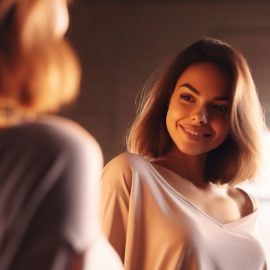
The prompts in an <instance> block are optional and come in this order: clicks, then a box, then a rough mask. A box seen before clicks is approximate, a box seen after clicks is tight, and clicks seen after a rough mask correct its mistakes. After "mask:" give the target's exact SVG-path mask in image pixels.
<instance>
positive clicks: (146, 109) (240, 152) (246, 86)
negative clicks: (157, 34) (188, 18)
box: [126, 38, 265, 184]
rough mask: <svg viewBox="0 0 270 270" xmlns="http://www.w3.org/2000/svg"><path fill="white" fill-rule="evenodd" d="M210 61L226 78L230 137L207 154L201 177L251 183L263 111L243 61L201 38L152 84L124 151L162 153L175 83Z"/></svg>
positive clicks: (226, 48) (216, 42)
mask: <svg viewBox="0 0 270 270" xmlns="http://www.w3.org/2000/svg"><path fill="white" fill-rule="evenodd" d="M198 62H210V63H213V64H215V65H217V66H218V67H219V68H220V69H221V70H222V71H223V72H224V74H225V75H226V76H227V78H228V82H229V86H230V89H231V94H232V106H231V111H230V130H231V131H230V134H229V136H228V137H227V139H226V140H225V141H224V142H223V143H222V144H221V145H220V146H219V147H217V148H216V149H214V150H212V151H210V153H209V154H208V157H207V161H206V166H205V178H206V179H207V180H208V181H211V182H220V183H228V184H236V183H240V182H242V181H244V180H246V179H253V178H254V177H255V174H256V172H257V169H258V165H259V162H260V151H261V146H260V142H261V135H262V132H263V130H264V129H265V124H264V117H263V113H262V108H261V105H260V102H259V99H258V96H257V92H256V88H255V85H254V81H253V79H252V76H251V73H250V70H249V67H248V64H247V62H246V60H245V58H244V57H243V56H242V55H241V54H240V53H239V52H238V51H237V50H235V49H234V48H232V47H231V46H230V45H228V44H227V43H224V42H222V41H220V40H217V39H213V38H204V39H201V40H199V41H196V42H195V43H193V44H191V45H190V46H189V47H187V48H186V49H184V50H183V51H181V52H180V53H179V54H178V55H177V56H176V57H175V58H174V59H173V61H172V62H171V63H170V64H169V65H168V66H167V68H166V69H165V70H164V71H163V72H161V74H160V75H159V77H158V78H157V79H156V80H155V81H154V83H152V84H151V86H150V87H149V90H148V91H147V92H145V96H144V98H143V99H142V103H141V104H140V108H139V112H138V115H137V118H136V119H135V121H134V122H133V124H132V125H131V127H130V129H129V131H128V134H127V142H126V143H127V148H128V151H130V152H133V153H137V154H139V155H142V156H143V157H145V158H149V159H153V158H157V157H161V156H163V155H165V154H166V153H167V152H168V151H169V149H170V147H171V145H172V140H171V138H170V136H169V134H168V132H167V129H166V123H165V119H166V114H167V109H168V105H169V100H170V98H171V95H172V92H173V90H174V88H175V85H176V82H177V80H178V78H179V76H181V74H182V73H183V72H184V71H185V69H186V68H187V67H189V66H190V65H191V64H193V63H198Z"/></svg>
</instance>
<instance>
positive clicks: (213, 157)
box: [102, 38, 267, 270]
mask: <svg viewBox="0 0 270 270" xmlns="http://www.w3.org/2000/svg"><path fill="white" fill-rule="evenodd" d="M143 100H144V101H143V104H142V105H141V110H140V112H139V113H138V116H137V118H136V119H135V121H134V123H133V124H132V126H131V128H130V130H129V134H128V136H127V148H128V151H129V152H127V153H123V154H121V155H120V156H118V157H116V158H114V159H113V160H112V161H110V162H109V163H108V164H107V166H106V167H105V169H104V171H103V175H102V191H103V194H102V209H103V210H102V212H103V227H104V231H105V234H106V235H107V237H108V239H109V240H110V242H111V243H112V245H113V246H114V247H115V249H116V250H117V252H118V253H119V255H120V257H121V258H122V261H123V263H124V266H125V269H127V270H136V269H142V270H144V269H145V270H148V269H151V270H155V269H168V270H179V269H182V270H187V269H192V270H205V269H207V270H216V269H220V270H227V269H230V270H240V269H245V270H265V269H267V266H266V264H267V263H266V256H265V252H264V250H263V247H262V245H261V243H260V241H259V240H258V239H257V238H256V235H255V231H254V225H255V223H256V215H257V208H258V206H257V203H256V201H255V200H254V198H253V197H252V196H250V195H249V194H248V193H246V192H244V191H243V190H242V189H240V188H237V187H235V185H236V184H237V183H241V182H243V181H244V180H246V179H253V178H254V177H255V175H256V172H257V168H258V164H259V158H260V135H261V134H262V131H263V130H264V128H265V126H264V121H263V115H262V111H261V106H260V103H259V100H258V97H257V93H256V89H255V86H254V83H253V79H252V77H251V75H250V71H249V68H248V65H247V63H246V60H245V58H244V57H243V56H242V55H241V54H240V53H239V52H238V51H236V50H235V49H234V48H232V47H231V46H230V45H228V44H226V43H224V42H222V41H219V40H215V39H212V38H205V39H202V40H199V41H197V42H195V43H193V44H191V45H190V46H189V47H187V48H186V49H184V50H183V51H181V52H180V53H179V54H178V55H177V56H176V57H175V59H174V60H173V61H172V63H171V64H170V65H169V66H168V67H167V69H165V71H164V72H163V73H162V74H161V75H160V77H159V78H157V81H156V82H155V83H154V84H153V85H152V87H151V88H150V89H149V91H148V92H147V93H146V96H145V98H144V99H143ZM240 254H241V255H240Z"/></svg>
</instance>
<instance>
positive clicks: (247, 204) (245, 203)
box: [228, 187, 258, 216]
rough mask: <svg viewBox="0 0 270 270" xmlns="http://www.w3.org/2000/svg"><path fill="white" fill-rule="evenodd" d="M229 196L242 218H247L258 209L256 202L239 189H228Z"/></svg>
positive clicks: (248, 194) (252, 197)
mask: <svg viewBox="0 0 270 270" xmlns="http://www.w3.org/2000/svg"><path fill="white" fill-rule="evenodd" d="M228 192H229V195H230V196H231V197H232V198H233V199H234V200H235V202H236V203H237V205H238V208H239V210H240V212H241V214H242V216H247V215H249V214H251V213H252V212H254V211H256V210H257V208H258V203H257V200H256V199H255V197H254V196H252V195H251V194H250V193H248V192H247V191H245V190H244V189H242V188H240V187H230V188H229V191H228Z"/></svg>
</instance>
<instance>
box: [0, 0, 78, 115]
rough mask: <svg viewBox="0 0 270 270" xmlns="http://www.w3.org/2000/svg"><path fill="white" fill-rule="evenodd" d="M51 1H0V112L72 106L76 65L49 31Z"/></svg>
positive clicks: (69, 51)
mask: <svg viewBox="0 0 270 270" xmlns="http://www.w3.org/2000/svg"><path fill="white" fill-rule="evenodd" d="M53 1H55V0H0V107H1V108H0V109H1V110H14V111H18V112H21V113H23V114H33V113H38V112H47V111H56V110H58V109H59V108H60V106H61V105H64V104H67V103H69V102H70V101H72V100H73V99H74V98H75V97H76V95H77V92H78V88H79V83H80V75H81V74H80V73H81V72H80V65H79V62H78V59H77V56H76V54H75V52H74V50H73V49H72V47H71V46H70V45H69V43H68V42H67V40H65V39H64V38H62V37H56V36H55V35H54V33H53V31H52V29H51V22H52V17H53V12H52V3H53Z"/></svg>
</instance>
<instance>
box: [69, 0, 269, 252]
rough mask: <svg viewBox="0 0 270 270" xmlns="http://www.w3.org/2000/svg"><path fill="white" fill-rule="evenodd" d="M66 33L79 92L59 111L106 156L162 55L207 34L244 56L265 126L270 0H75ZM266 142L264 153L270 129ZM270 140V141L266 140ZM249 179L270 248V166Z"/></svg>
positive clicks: (118, 142)
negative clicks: (75, 59)
mask: <svg viewBox="0 0 270 270" xmlns="http://www.w3.org/2000/svg"><path fill="white" fill-rule="evenodd" d="M69 36H70V39H71V41H72V43H73V45H74V46H75V48H76V49H77V51H78V54H79V56H80V59H81V63H82V67H83V80H82V85H81V96H80V98H79V99H78V102H77V103H76V104H75V105H73V106H72V107H70V108H69V109H68V110H67V111H65V112H64V114H65V115H67V116H68V117H70V118H72V119H74V120H75V121H77V122H79V123H80V124H82V125H83V126H84V127H85V128H86V129H87V130H89V131H90V132H91V133H92V134H93V135H94V136H95V137H96V138H97V140H98V141H99V143H100V145H101V147H102V149H103V153H104V157H105V162H106V161H108V160H109V159H111V158H112V157H113V156H115V155H116V154H118V153H119V152H121V151H123V150H124V146H123V136H124V132H125V130H126V129H127V127H128V125H129V123H130V122H131V121H132V119H133V118H134V116H135V111H136V108H135V97H136V96H137V94H138V91H139V90H140V89H142V87H143V85H144V83H145V82H146V80H147V78H148V77H149V76H150V75H151V73H152V72H153V71H154V70H155V69H156V67H157V66H158V65H159V64H161V63H162V62H163V61H165V60H166V59H168V58H170V57H172V56H174V55H175V54H176V53H177V52H178V51H179V50H181V49H182V48H184V47H185V46H187V45H188V44H190V43H191V42H193V41H195V40H196V39H199V38H201V37H205V36H213V37H217V38H221V39H225V40H226V41H227V42H229V43H231V44H232V45H234V46H235V47H237V48H238V49H239V50H241V51H242V52H243V53H244V54H245V56H246V57H247V59H248V61H249V63H250V66H251V68H252V71H253V75H254V78H255V82H256V84H257V86H258V91H259V95H260V99H261V102H262V104H263V106H264V109H265V112H266V119H267V122H268V125H269V126H270V1H267V0H265V1H263V0H253V1H252V0H242V1H240V0H239V1H230V0H212V1H211V0H208V1H207V0H198V1H195V0H185V1H184V0H178V1H171V0H167V1H165V0H164V1H154V0H152V1H150V0H148V1H142V0H141V1H135V0H134V1H131V0H129V1H128V0H126V1H124V0H123V1H119V0H118V1H117V0H115V1H113V0H111V1H102V0H97V1H91V0H74V4H73V5H72V7H71V28H70V31H69ZM267 140H268V143H267V144H266V147H265V149H266V153H265V154H266V156H267V155H269V151H270V149H269V150H268V148H270V135H268V138H267ZM268 146H269V147H268ZM269 160H270V157H269V158H268V159H267V158H266V161H267V162H266V168H268V169H266V170H264V172H263V174H262V176H261V177H260V179H259V180H258V181H257V182H256V183H257V184H256V185H254V186H249V187H248V188H249V189H250V191H251V192H253V193H255V195H257V197H258V198H259V200H260V201H261V203H262V212H261V213H262V214H261V216H260V219H259V221H260V230H261V233H262V235H263V239H264V240H265V243H266V245H267V249H268V250H269V253H270V231H269V225H270V219H269V211H270V200H269V198H270V184H269V183H270V166H269V165H268V161H269Z"/></svg>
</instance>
